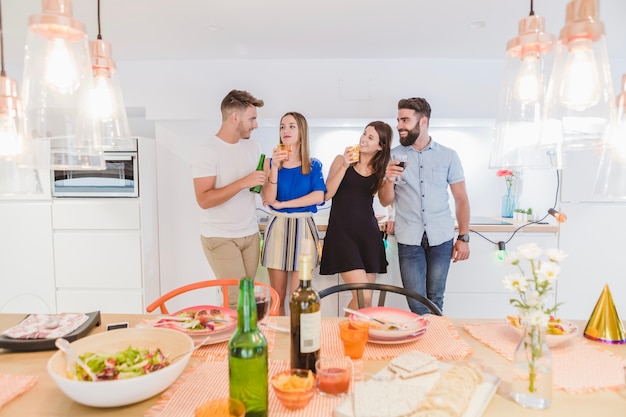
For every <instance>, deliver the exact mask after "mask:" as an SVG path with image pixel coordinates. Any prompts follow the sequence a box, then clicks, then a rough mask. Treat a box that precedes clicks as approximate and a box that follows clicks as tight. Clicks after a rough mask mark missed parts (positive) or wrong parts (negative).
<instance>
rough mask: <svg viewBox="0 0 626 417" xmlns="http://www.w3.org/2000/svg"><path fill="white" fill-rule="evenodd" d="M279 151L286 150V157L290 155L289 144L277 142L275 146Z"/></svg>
mask: <svg viewBox="0 0 626 417" xmlns="http://www.w3.org/2000/svg"><path fill="white" fill-rule="evenodd" d="M277 148H278V150H279V151H287V158H289V155H291V145H287V144H285V143H279V144H278V146H277Z"/></svg>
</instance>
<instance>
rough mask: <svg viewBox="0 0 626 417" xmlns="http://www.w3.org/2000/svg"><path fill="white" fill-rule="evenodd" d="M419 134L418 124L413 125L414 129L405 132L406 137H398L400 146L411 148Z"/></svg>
mask: <svg viewBox="0 0 626 417" xmlns="http://www.w3.org/2000/svg"><path fill="white" fill-rule="evenodd" d="M420 133H421V129H420V125H419V123H418V124H416V125H415V128H413V129H411V130H409V131H408V132H407V135H406V137H400V144H401V145H402V146H411V145H413V144H414V143H415V141H416V140H417V138H418V137H419V135H420Z"/></svg>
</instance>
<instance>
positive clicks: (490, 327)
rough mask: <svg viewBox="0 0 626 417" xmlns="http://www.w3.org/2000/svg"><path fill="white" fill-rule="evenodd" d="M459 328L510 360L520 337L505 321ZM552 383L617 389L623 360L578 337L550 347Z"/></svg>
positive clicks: (574, 389)
mask: <svg viewBox="0 0 626 417" xmlns="http://www.w3.org/2000/svg"><path fill="white" fill-rule="evenodd" d="M463 328H464V329H465V330H466V331H467V332H468V333H469V334H471V335H472V337H474V338H475V339H478V340H479V341H481V342H482V343H484V344H485V345H487V346H489V347H490V348H492V349H493V350H495V351H496V352H498V353H499V354H500V355H502V356H504V357H505V358H507V359H508V360H509V361H512V360H513V353H514V352H515V348H516V347H517V345H518V343H519V341H520V336H519V334H518V333H517V332H515V330H513V329H511V327H510V326H509V325H508V324H507V323H502V322H494V323H466V324H464V325H463ZM550 352H551V353H552V363H553V368H552V383H553V385H554V387H555V388H557V389H562V390H565V391H567V392H570V393H581V392H592V391H600V390H606V389H611V390H617V389H620V388H623V387H624V366H626V361H625V360H624V359H622V358H620V357H619V356H617V355H614V354H613V353H612V352H609V351H607V350H605V349H603V348H602V347H601V346H600V345H597V344H595V343H592V342H587V341H586V340H584V339H581V338H574V339H571V340H570V341H569V342H565V343H564V344H562V345H560V346H557V347H554V348H551V349H550Z"/></svg>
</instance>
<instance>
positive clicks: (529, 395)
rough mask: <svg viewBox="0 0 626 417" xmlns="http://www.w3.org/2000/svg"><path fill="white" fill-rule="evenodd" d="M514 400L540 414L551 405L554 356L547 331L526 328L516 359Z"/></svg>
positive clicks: (512, 393) (512, 389) (516, 352)
mask: <svg viewBox="0 0 626 417" xmlns="http://www.w3.org/2000/svg"><path fill="white" fill-rule="evenodd" d="M511 396H512V397H513V400H515V402H517V403H518V404H519V405H521V406H522V407H525V408H533V409H538V410H540V409H544V408H548V407H549V406H550V404H551V403H552V354H551V353H550V349H549V348H548V344H547V343H546V328H545V327H541V326H526V327H525V328H524V335H523V336H522V340H520V342H519V345H517V348H516V349H515V354H514V356H513V383H512V387H511Z"/></svg>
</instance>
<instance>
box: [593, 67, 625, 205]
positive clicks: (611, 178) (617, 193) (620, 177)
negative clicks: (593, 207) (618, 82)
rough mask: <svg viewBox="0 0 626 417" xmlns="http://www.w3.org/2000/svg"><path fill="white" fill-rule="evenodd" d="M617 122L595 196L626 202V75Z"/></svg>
mask: <svg viewBox="0 0 626 417" xmlns="http://www.w3.org/2000/svg"><path fill="white" fill-rule="evenodd" d="M616 104H617V106H616V110H617V111H616V120H615V124H614V125H613V126H612V127H611V129H610V131H609V134H608V135H607V141H606V144H605V147H604V150H603V151H602V159H601V160H600V166H599V168H598V175H597V177H596V183H595V188H594V194H595V195H597V196H601V197H604V198H607V199H610V200H626V74H624V75H622V89H621V92H620V94H619V95H618V96H617V100H616Z"/></svg>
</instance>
